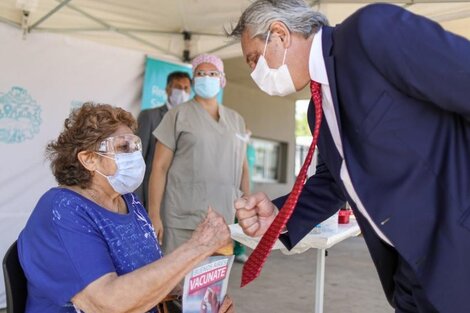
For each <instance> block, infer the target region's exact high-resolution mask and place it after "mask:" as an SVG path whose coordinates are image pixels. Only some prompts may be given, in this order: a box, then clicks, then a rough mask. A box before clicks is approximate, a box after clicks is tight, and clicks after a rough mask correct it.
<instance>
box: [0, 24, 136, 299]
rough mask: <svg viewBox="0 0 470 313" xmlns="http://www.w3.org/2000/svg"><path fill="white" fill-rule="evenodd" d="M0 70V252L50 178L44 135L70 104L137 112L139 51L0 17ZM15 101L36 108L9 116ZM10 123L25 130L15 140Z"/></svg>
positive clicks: (0, 291) (0, 289)
mask: <svg viewBox="0 0 470 313" xmlns="http://www.w3.org/2000/svg"><path fill="white" fill-rule="evenodd" d="M0 71H1V73H0V151H1V154H0V256H1V257H3V255H4V253H5V252H6V249H7V248H8V246H9V245H10V244H11V243H12V242H13V241H14V240H15V239H16V238H17V237H18V234H19V232H20V230H21V229H22V228H23V226H24V224H25V222H26V220H27V218H28V216H29V215H30V212H31V210H32V209H33V207H34V205H35V204H36V202H37V200H38V199H39V197H40V196H41V195H42V194H43V193H44V192H45V191H46V190H48V189H49V188H51V187H53V186H55V185H56V183H55V181H54V178H53V177H52V175H51V171H50V169H49V166H48V164H47V163H46V162H45V160H44V149H45V146H46V144H47V142H49V141H50V140H52V139H54V138H56V137H57V135H58V133H59V132H60V130H61V129H62V125H63V122H64V119H65V117H66V116H68V114H69V112H70V110H71V108H72V106H73V105H74V104H77V103H80V102H83V101H87V100H92V101H95V102H104V103H109V104H113V105H117V106H121V107H123V108H125V109H128V110H130V111H132V112H133V113H137V112H138V111H139V108H140V97H141V88H142V79H143V72H144V54H143V53H141V52H134V51H129V50H124V49H120V48H115V47H108V46H104V45H99V44H96V43H90V42H85V41H81V40H78V39H73V38H66V37H63V36H58V35H51V34H45V33H32V34H30V35H29V36H28V37H27V39H26V40H23V39H22V36H21V32H20V31H19V30H17V29H15V28H12V27H10V26H7V25H5V24H0ZM13 87H20V88H21V89H15V90H16V94H15V95H14V96H13V97H11V94H12V93H11V91H12V88H13ZM19 91H21V92H19ZM29 97H30V98H29ZM28 103H29V105H28ZM20 105H21V106H23V108H24V107H25V105H26V108H27V111H28V112H39V115H37V116H31V115H29V116H26V117H23V118H20V119H15V118H14V116H15V115H14V114H15V113H18V112H19V110H18V108H19V106H20ZM35 109H36V110H37V111H34V110H35ZM39 119H40V122H39V121H38V120H39ZM34 121H36V122H37V124H38V125H39V128H38V133H34V131H33V133H31V128H32V125H34V123H35V122H34ZM13 129H16V130H17V134H21V133H25V134H26V136H28V137H31V138H29V139H24V140H21V139H18V138H17V139H16V140H14V139H13V138H12V134H13V132H12V130H13ZM18 141H21V142H18ZM0 281H1V283H0V308H1V307H5V294H4V286H3V273H0Z"/></svg>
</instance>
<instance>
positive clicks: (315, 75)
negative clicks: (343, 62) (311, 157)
mask: <svg viewBox="0 0 470 313" xmlns="http://www.w3.org/2000/svg"><path fill="white" fill-rule="evenodd" d="M309 72H310V78H311V79H312V80H314V81H316V82H318V83H320V84H321V90H322V107H323V113H324V114H325V118H326V122H327V124H328V128H329V129H330V132H331V135H332V136H333V141H334V143H335V146H336V149H337V150H338V152H339V154H340V156H341V158H342V163H341V171H340V177H341V180H342V182H343V184H344V186H345V188H346V191H347V192H348V194H349V196H350V197H351V199H352V200H353V201H354V202H355V203H356V205H357V209H358V210H359V211H360V212H361V214H362V215H363V216H364V217H365V218H366V219H367V220H368V221H369V223H370V224H371V225H372V228H373V229H374V230H375V232H376V233H377V235H378V236H379V237H380V238H381V239H382V240H383V241H385V242H386V243H388V244H389V245H391V246H393V245H392V243H391V242H390V240H389V239H388V238H387V237H386V236H385V234H384V233H382V231H381V230H380V228H379V227H377V225H376V224H375V223H374V221H373V220H372V219H371V218H370V216H369V213H367V210H366V208H365V207H364V205H363V204H362V201H361V199H359V196H358V195H357V193H356V190H355V189H354V186H353V184H352V181H351V177H350V176H349V171H348V168H347V165H346V161H345V160H344V153H343V143H342V142H341V136H340V134H339V128H338V122H337V120H336V113H335V107H334V105H333V97H332V95H331V90H330V84H329V82H328V75H327V73H326V66H325V62H324V59H323V49H322V29H320V30H319V31H318V33H316V34H315V36H314V37H313V43H312V48H311V50H310V57H309ZM320 152H321V151H320Z"/></svg>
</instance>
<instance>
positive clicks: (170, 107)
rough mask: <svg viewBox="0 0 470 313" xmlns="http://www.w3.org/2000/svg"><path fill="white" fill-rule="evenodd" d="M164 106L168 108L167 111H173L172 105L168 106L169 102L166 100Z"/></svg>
mask: <svg viewBox="0 0 470 313" xmlns="http://www.w3.org/2000/svg"><path fill="white" fill-rule="evenodd" d="M165 104H166V107H167V108H168V111H170V110H171V109H173V105H172V104H170V101H168V100H166V102H165Z"/></svg>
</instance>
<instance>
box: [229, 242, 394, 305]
mask: <svg viewBox="0 0 470 313" xmlns="http://www.w3.org/2000/svg"><path fill="white" fill-rule="evenodd" d="M315 263H316V250H313V249H311V250H308V251H307V252H305V253H303V254H297V255H283V254H282V253H281V252H279V251H274V252H273V253H272V254H271V256H270V257H269V259H268V261H267V263H266V265H265V267H264V269H263V271H262V273H261V276H260V277H259V278H258V279H257V280H255V281H254V282H252V283H251V284H249V285H248V286H246V287H244V288H242V289H241V288H240V287H239V286H240V277H241V270H242V265H241V264H238V263H234V266H233V268H232V272H231V275H230V283H229V294H230V295H231V297H232V298H233V300H234V303H235V305H236V312H237V313H271V312H276V313H281V312H288V313H290V312H302V313H306V312H312V313H313V312H314V302H315V286H314V282H315ZM324 312H325V313H393V312H394V310H393V309H392V308H391V307H390V305H389V304H388V302H387V300H386V298H385V295H384V293H383V291H382V287H381V285H380V281H379V278H378V274H377V272H376V270H375V267H374V265H373V263H372V259H371V257H370V255H369V252H368V250H367V247H366V245H365V242H364V239H363V238H362V237H355V238H350V239H347V240H345V241H343V242H341V243H339V244H337V245H335V246H333V247H332V248H330V249H328V256H327V257H326V267H325V297H324Z"/></svg>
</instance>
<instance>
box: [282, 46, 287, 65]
mask: <svg viewBox="0 0 470 313" xmlns="http://www.w3.org/2000/svg"><path fill="white" fill-rule="evenodd" d="M286 55H287V48H286V50H284V58H283V59H282V65H284V64H286Z"/></svg>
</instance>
